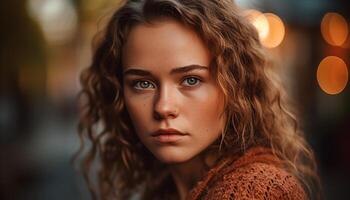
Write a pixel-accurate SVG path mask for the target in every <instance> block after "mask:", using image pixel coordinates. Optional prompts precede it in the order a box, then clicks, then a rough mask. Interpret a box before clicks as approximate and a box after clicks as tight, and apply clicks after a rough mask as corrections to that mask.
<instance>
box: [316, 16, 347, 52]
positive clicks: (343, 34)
mask: <svg viewBox="0 0 350 200" xmlns="http://www.w3.org/2000/svg"><path fill="white" fill-rule="evenodd" d="M321 33H322V36H323V38H324V40H326V42H327V43H329V44H330V45H333V46H341V45H342V44H343V43H344V42H345V41H346V39H347V37H348V33H349V30H348V24H347V22H346V20H345V18H344V17H343V16H341V15H340V14H338V13H333V12H331V13H327V14H326V15H325V16H324V17H323V19H322V22H321Z"/></svg>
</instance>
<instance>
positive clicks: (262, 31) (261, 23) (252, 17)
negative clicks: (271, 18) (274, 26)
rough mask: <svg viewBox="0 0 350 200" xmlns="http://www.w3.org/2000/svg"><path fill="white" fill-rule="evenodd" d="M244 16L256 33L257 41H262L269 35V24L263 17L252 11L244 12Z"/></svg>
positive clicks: (258, 12)
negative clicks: (257, 35)
mask: <svg viewBox="0 0 350 200" xmlns="http://www.w3.org/2000/svg"><path fill="white" fill-rule="evenodd" d="M244 15H245V16H246V17H247V18H248V20H249V21H250V22H251V23H252V24H253V26H254V27H255V28H256V30H257V31H258V34H259V39H260V40H264V39H265V38H266V37H267V35H268V34H269V22H268V21H267V19H266V17H265V15H264V14H263V13H261V12H260V11H257V10H254V9H249V10H245V11H244Z"/></svg>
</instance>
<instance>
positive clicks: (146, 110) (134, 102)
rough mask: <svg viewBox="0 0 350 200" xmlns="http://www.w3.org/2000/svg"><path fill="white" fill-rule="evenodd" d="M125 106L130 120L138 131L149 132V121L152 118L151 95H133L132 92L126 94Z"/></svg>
mask: <svg viewBox="0 0 350 200" xmlns="http://www.w3.org/2000/svg"><path fill="white" fill-rule="evenodd" d="M124 99H125V106H126V108H127V110H128V113H129V115H130V118H131V120H132V122H133V124H134V126H135V128H136V130H137V132H139V130H147V124H148V123H149V122H148V120H149V119H150V116H151V102H152V96H151V95H143V96H142V95H132V93H130V92H127V91H126V92H125V94H124Z"/></svg>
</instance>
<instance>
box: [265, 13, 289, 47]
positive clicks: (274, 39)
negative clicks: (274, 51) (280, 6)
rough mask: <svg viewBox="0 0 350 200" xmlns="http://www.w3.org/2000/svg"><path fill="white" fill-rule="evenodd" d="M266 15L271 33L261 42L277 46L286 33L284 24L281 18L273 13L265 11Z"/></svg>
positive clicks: (268, 45) (266, 45) (267, 45)
mask: <svg viewBox="0 0 350 200" xmlns="http://www.w3.org/2000/svg"><path fill="white" fill-rule="evenodd" d="M264 15H265V17H266V19H267V21H268V24H269V33H268V35H267V36H266V37H265V38H264V39H262V40H261V43H262V44H263V45H264V46H265V47H267V48H275V47H277V46H278V45H280V44H281V43H282V41H283V38H284V35H285V28H284V24H283V21H282V20H281V18H279V17H278V16H277V15H275V14H273V13H265V14H264Z"/></svg>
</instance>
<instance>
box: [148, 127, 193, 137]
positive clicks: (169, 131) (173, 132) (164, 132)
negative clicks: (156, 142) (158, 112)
mask: <svg viewBox="0 0 350 200" xmlns="http://www.w3.org/2000/svg"><path fill="white" fill-rule="evenodd" d="M151 135H152V136H153V137H156V136H160V135H187V134H185V133H182V132H180V131H178V130H176V129H173V128H169V129H159V130H158V131H156V132H154V133H152V134H151Z"/></svg>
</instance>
